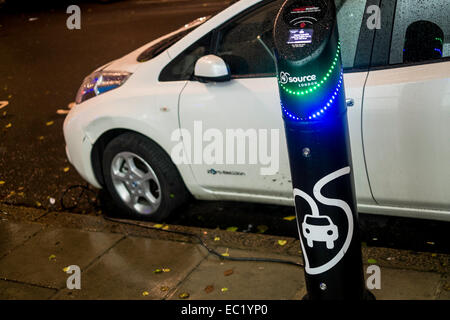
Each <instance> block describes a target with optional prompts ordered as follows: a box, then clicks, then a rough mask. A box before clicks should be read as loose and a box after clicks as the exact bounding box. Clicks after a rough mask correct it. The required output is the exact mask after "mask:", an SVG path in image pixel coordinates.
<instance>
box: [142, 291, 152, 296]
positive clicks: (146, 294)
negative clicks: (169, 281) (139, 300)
mask: <svg viewBox="0 0 450 320" xmlns="http://www.w3.org/2000/svg"><path fill="white" fill-rule="evenodd" d="M149 294H150V293H148V291H144V292H142V295H143V296H144V297H145V296H148V295H149Z"/></svg>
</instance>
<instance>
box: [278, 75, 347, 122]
mask: <svg viewBox="0 0 450 320" xmlns="http://www.w3.org/2000/svg"><path fill="white" fill-rule="evenodd" d="M343 77H344V73H343V71H342V70H341V75H340V77H339V82H338V84H337V87H336V89H335V90H334V92H333V94H332V95H331V99H330V100H329V101H328V102H327V103H326V104H325V105H324V106H323V107H322V108H321V109H319V110H318V111H315V112H313V113H312V114H311V115H310V116H306V117H304V118H302V117H297V116H296V115H294V114H292V113H290V112H289V111H287V110H286V108H285V107H284V106H283V104H281V108H282V109H283V112H284V113H285V115H287V116H288V117H289V118H291V119H293V120H297V121H305V120H312V119H316V118H319V117H321V116H323V115H324V114H325V111H326V110H328V108H330V107H332V105H333V104H334V102H335V99H336V97H337V95H338V93H339V91H341V85H342V80H343ZM327 107H328V108H327Z"/></svg>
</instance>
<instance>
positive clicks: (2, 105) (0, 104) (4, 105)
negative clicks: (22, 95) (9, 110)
mask: <svg viewBox="0 0 450 320" xmlns="http://www.w3.org/2000/svg"><path fill="white" fill-rule="evenodd" d="M8 104H9V102H8V101H0V109H3V108H4V107H6V106H7V105H8Z"/></svg>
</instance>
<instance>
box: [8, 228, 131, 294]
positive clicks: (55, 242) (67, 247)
mask: <svg viewBox="0 0 450 320" xmlns="http://www.w3.org/2000/svg"><path fill="white" fill-rule="evenodd" d="M123 237H124V236H123V235H119V234H108V233H100V232H86V231H81V230H73V229H53V228H50V229H44V230H42V231H40V232H39V233H38V234H36V235H35V236H34V237H33V238H32V239H30V240H29V241H27V242H26V243H24V244H23V245H22V246H20V247H18V248H16V249H15V250H13V251H12V252H11V253H9V254H8V255H7V256H5V257H3V258H1V259H0V278H2V279H7V280H15V281H19V282H24V283H30V284H35V285H39V286H43V287H49V288H62V287H65V285H66V280H67V277H68V275H67V274H66V273H65V272H63V270H62V269H63V268H65V267H67V266H69V265H78V266H79V267H80V268H81V269H83V268H84V267H86V266H88V265H89V264H90V263H91V262H93V261H94V259H96V258H97V257H99V256H100V255H102V254H103V253H104V252H105V251H106V250H108V249H109V248H111V247H112V246H113V245H114V244H115V243H116V242H117V241H119V240H120V239H121V238H123Z"/></svg>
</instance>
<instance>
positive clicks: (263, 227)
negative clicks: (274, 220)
mask: <svg viewBox="0 0 450 320" xmlns="http://www.w3.org/2000/svg"><path fill="white" fill-rule="evenodd" d="M256 229H257V230H258V233H264V232H266V231H267V230H268V229H269V227H268V226H265V225H259V226H257V227H256Z"/></svg>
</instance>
